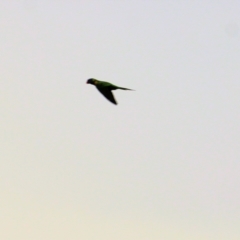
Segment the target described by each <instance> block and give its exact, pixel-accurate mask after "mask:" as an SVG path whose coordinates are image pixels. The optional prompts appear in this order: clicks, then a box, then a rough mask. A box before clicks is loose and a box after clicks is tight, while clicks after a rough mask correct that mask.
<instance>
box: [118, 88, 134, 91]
mask: <svg viewBox="0 0 240 240" xmlns="http://www.w3.org/2000/svg"><path fill="white" fill-rule="evenodd" d="M118 89H122V90H130V91H135V90H133V89H130V88H124V87H118Z"/></svg>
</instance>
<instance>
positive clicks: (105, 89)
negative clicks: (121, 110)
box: [87, 78, 132, 104]
mask: <svg viewBox="0 0 240 240" xmlns="http://www.w3.org/2000/svg"><path fill="white" fill-rule="evenodd" d="M87 83H88V84H92V85H95V87H96V88H97V89H98V91H99V92H100V93H101V94H102V95H103V96H104V97H105V98H107V99H108V100H109V101H110V102H111V103H113V104H117V101H116V100H115V98H114V95H113V94H112V91H113V90H117V89H121V90H132V89H129V88H123V87H118V86H116V85H113V84H112V83H109V82H104V81H100V80H97V79H95V78H90V79H88V80H87Z"/></svg>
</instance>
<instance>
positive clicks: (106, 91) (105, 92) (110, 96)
mask: <svg viewBox="0 0 240 240" xmlns="http://www.w3.org/2000/svg"><path fill="white" fill-rule="evenodd" d="M97 89H98V91H99V92H100V93H101V94H102V95H103V96H104V97H105V98H106V99H108V100H109V101H110V102H111V103H113V104H116V105H117V101H116V100H115V98H114V95H113V94H112V92H111V90H109V89H103V88H98V87H97Z"/></svg>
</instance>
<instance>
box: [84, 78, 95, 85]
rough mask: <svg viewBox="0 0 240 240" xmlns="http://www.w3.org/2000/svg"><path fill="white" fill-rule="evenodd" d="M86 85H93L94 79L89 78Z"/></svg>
mask: <svg viewBox="0 0 240 240" xmlns="http://www.w3.org/2000/svg"><path fill="white" fill-rule="evenodd" d="M86 83H87V84H93V85H95V79H94V78H89V79H88V80H87V82H86Z"/></svg>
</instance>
